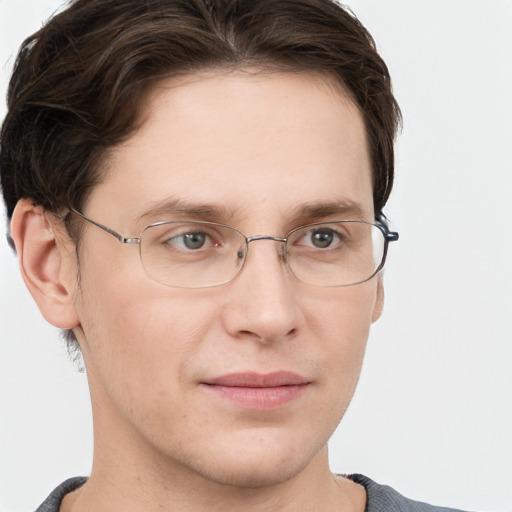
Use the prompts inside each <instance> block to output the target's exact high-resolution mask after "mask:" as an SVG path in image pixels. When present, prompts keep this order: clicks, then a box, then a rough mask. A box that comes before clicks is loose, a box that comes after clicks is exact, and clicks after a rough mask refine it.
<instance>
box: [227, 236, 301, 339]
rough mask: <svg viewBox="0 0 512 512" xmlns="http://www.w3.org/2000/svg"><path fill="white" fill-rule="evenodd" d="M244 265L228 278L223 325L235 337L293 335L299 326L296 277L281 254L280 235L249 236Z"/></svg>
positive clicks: (288, 336)
mask: <svg viewBox="0 0 512 512" xmlns="http://www.w3.org/2000/svg"><path fill="white" fill-rule="evenodd" d="M250 241H252V242H256V243H251V244H250V246H249V247H250V249H249V252H248V254H247V260H246V262H245V265H244V268H243V269H242V271H241V272H240V273H239V274H238V276H237V277H236V278H235V279H234V280H233V281H231V283H229V284H228V285H227V286H228V287H229V303H228V305H227V307H226V308H225V314H224V315H225V316H224V325H225V328H226V330H227V331H228V332H229V334H230V335H231V336H233V337H235V338H238V339H253V340H257V341H258V342H260V343H264V344H268V343H275V342H278V341H282V340H286V339H289V338H292V337H293V336H295V335H296V334H297V331H298V329H299V328H300V323H301V315H300V308H299V305H298V302H297V293H296V290H295V288H296V286H297V285H298V283H297V280H296V279H295V278H294V276H293V275H292V274H291V272H290V270H289V269H288V267H287V266H286V264H285V262H284V259H283V257H282V249H283V248H282V241H281V239H276V238H270V237H252V238H251V239H250Z"/></svg>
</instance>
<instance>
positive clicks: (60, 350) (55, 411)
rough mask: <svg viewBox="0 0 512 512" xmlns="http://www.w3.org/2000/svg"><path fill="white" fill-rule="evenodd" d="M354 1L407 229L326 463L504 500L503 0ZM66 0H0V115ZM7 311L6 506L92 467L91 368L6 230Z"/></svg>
mask: <svg viewBox="0 0 512 512" xmlns="http://www.w3.org/2000/svg"><path fill="white" fill-rule="evenodd" d="M276 1H278V0H276ZM347 1H348V2H349V3H350V6H351V8H352V9H353V10H354V11H355V12H356V14H357V15H358V17H359V18H360V19H361V20H362V21H363V23H365V24H366V25H367V27H368V28H369V29H370V31H371V32H372V34H373V35H374V37H375V39H376V40H377V44H378V47H379V49H380V51H381V53H382V55H383V56H384V58H385V59H386V60H387V62H388V64H389V67H390V69H391V73H392V76H393V79H394V87H395V92H396V95H397V97H398V100H399V102H400V104H401V107H402V109H403V114H404V132H403V135H402V136H401V138H400V140H399V142H398V146H397V178H396V188H395V191H394V195H393V196H392V199H391V202H390V204H389V206H388V208H387V210H386V211H387V214H388V216H389V217H390V219H391V221H392V224H393V227H394V228H396V229H398V230H399V231H400V235H401V238H400V241H399V243H398V244H393V246H392V247H391V255H390V260H389V264H388V266H387V269H386V275H385V284H386V293H387V301H386V307H385V312H384V315H383V317H382V318H381V320H380V321H379V322H378V323H377V324H376V325H375V326H374V328H373V330H372V333H371V336H370V342H369V346H368V351H367V358H366V363H365V366H364V369H363V373H362V376H361V381H360V384H359V388H358V391H357V392H356V395H355V398H354V401H353V403H352V405H351V407H350V409H349V411H348V413H347V415H346V417H345V418H344V420H343V421H342V423H341V425H340V427H339V428H338V430H337V432H336V433H335V435H334V437H333V439H332V442H331V452H330V454H331V461H332V469H333V470H334V471H336V472H341V473H352V472H362V473H365V474H367V475H368V476H370V477H372V478H373V479H375V480H377V481H379V482H383V483H388V484H390V485H392V486H394V487H396V488H397V489H398V490H400V492H402V493H403V494H406V495H408V496H410V497H414V498H416V499H420V500H423V501H428V502H431V503H437V504H443V505H446V506H453V507H458V508H464V509H468V510H487V511H509V512H510V511H512V441H511V437H512V369H511V367H512V334H511V317H512V222H511V219H510V216H511V215H510V205H511V202H512V201H511V196H512V156H511V155H512V151H511V148H512V1H510V0H354V1H352V2H350V0H347ZM60 3H61V2H59V1H55V0H0V47H1V48H0V62H1V68H0V73H1V95H2V103H1V108H2V110H1V112H0V116H1V117H3V116H4V114H5V102H4V101H3V97H4V96H5V90H6V82H7V77H8V75H9V72H10V70H11V67H12V64H13V59H14V55H15V52H16V49H17V47H18V46H19V44H20V43H21V41H22V39H23V38H24V37H25V36H26V35H28V34H30V33H32V32H33V31H34V30H36V29H37V28H38V27H39V26H40V25H41V23H42V20H43V19H45V18H46V17H47V16H48V15H50V14H51V13H52V12H53V11H54V10H55V9H56V8H57V7H58V6H59V5H60ZM4 63H5V64H4ZM4 224H5V222H1V230H2V231H1V235H2V238H3V235H4ZM0 323H1V326H0V511H1V512H6V511H9V512H11V511H12V512H15V511H28V510H33V509H35V508H36V506H37V505H38V504H39V503H40V502H41V501H42V500H43V499H44V497H45V496H46V495H47V494H48V493H49V492H50V491H51V490H52V489H53V488H54V487H55V486H56V485H57V484H58V483H60V481H62V480H64V479H65V478H67V477H70V476H76V475H86V474H88V472H89V470H90V466H91V453H92V429H91V415H90V408H89V401H88V391H87V384H86V376H85V374H84V373H80V372H78V371H77V366H76V365H73V363H71V362H70V361H69V360H68V357H67V355H66V351H65V349H64V344H63V342H61V340H60V339H59V336H58V332H57V331H56V329H54V328H53V327H51V326H48V325H46V324H45V322H44V321H43V320H42V318H40V315H39V313H38V311H37V309H36V307H35V305H34V304H33V303H32V300H31V298H30V296H29V294H28V293H27V291H26V290H25V288H24V285H23V283H22V281H21V278H20V276H19V273H18V269H17V262H16V258H15V257H14V255H13V254H12V253H11V251H10V250H9V249H8V247H7V245H6V244H5V243H1V244H0Z"/></svg>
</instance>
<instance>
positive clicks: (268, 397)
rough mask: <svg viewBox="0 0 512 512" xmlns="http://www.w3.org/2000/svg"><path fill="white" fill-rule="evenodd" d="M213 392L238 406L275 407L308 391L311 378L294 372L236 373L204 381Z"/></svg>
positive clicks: (248, 407)
mask: <svg viewBox="0 0 512 512" xmlns="http://www.w3.org/2000/svg"><path fill="white" fill-rule="evenodd" d="M202 385H203V386H204V387H205V388H206V389H207V390H208V391H210V392H213V393H215V394H216V395H217V396H220V397H221V398H224V399H227V400H229V401H231V402H232V403H234V404H236V405H237V406H240V407H243V408H245V409H253V410H263V411H268V410H274V409H278V408H280V407H283V406H284V405H286V404H288V403H290V402H292V401H294V400H295V399H297V398H298V397H299V396H301V395H302V393H304V391H305V390H306V389H307V387H308V385H309V381H308V380H307V379H305V378H304V377H301V376H300V375H297V374H295V373H291V372H274V373H268V374H265V375H262V374H259V373H252V372H250V373H232V374H229V375H223V376H221V377H217V378H214V379H210V380H208V381H206V382H203V383H202Z"/></svg>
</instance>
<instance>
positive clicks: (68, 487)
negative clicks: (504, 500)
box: [36, 475, 462, 512]
mask: <svg viewBox="0 0 512 512" xmlns="http://www.w3.org/2000/svg"><path fill="white" fill-rule="evenodd" d="M347 478H350V479H351V480H353V481H354V482H356V483H358V484H361V485H363V486H364V487H365V489H366V494H367V500H366V509H365V512H462V511H456V510H455V509H453V508H443V507H433V506H432V505H427V504H426V503H421V502H419V501H413V500H409V499H407V498H404V497H403V496H402V495H401V494H399V493H397V492H396V491H395V490H393V489H392V488H391V487H388V486H387V485H380V484H378V483H376V482H374V481H373V480H370V479H369V478H368V477H366V476H363V475H348V476H347ZM86 481H87V478H84V477H78V478H70V479H69V480H66V481H65V482H64V483H62V484H61V485H59V487H57V488H56V489H55V490H54V491H53V492H52V493H51V494H50V496H48V498H46V500H45V502H44V503H43V504H42V505H41V506H40V507H39V508H38V509H37V510H36V512H59V507H60V504H61V502H62V499H63V498H64V496H65V495H66V494H67V493H68V492H71V491H74V490H75V489H77V488H78V487H80V486H81V485H83V484H84V483H85V482H86Z"/></svg>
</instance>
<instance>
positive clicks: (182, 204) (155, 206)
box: [136, 199, 234, 222]
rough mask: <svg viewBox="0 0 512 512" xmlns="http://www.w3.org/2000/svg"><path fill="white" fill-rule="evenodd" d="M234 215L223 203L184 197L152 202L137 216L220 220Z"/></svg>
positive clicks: (159, 218) (154, 218) (139, 217)
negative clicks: (189, 199) (197, 201)
mask: <svg viewBox="0 0 512 512" xmlns="http://www.w3.org/2000/svg"><path fill="white" fill-rule="evenodd" d="M233 215H234V212H233V211H229V210H227V209H226V208H224V207H223V206H221V205H216V204H209V203H195V202H188V201H184V200H182V199H166V200H164V201H157V202H154V203H150V204H149V206H147V207H146V208H145V209H144V210H143V211H142V212H140V213H138V214H137V215H136V217H137V218H138V219H141V220H144V219H153V220H162V219H165V217H176V216H179V217H183V218H187V219H192V220H203V221H205V220H206V221H210V222H219V221H221V220H224V219H230V218H231V217H233Z"/></svg>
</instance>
